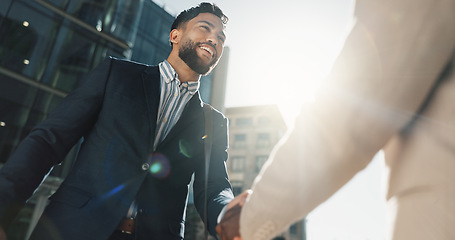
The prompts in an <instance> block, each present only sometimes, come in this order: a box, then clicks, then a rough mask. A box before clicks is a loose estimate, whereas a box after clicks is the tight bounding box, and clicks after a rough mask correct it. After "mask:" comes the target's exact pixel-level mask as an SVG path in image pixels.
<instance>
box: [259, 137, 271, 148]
mask: <svg viewBox="0 0 455 240" xmlns="http://www.w3.org/2000/svg"><path fill="white" fill-rule="evenodd" d="M270 145H271V144H270V134H268V133H259V134H258V138H257V142H256V147H257V148H268V147H270Z"/></svg>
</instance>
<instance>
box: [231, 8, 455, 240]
mask: <svg viewBox="0 0 455 240" xmlns="http://www.w3.org/2000/svg"><path fill="white" fill-rule="evenodd" d="M355 16H356V24H355V26H354V27H353V29H352V31H351V33H350V35H349V36H348V38H347V39H346V42H345V45H344V47H343V50H342V51H341V52H340V55H339V57H338V58H337V60H336V61H335V64H334V66H333V69H332V71H331V74H330V77H329V80H328V81H327V82H326V84H325V85H324V86H323V87H322V88H321V89H320V92H319V93H318V97H317V100H316V101H315V102H314V104H312V105H309V106H306V107H305V108H304V109H303V110H302V112H301V114H300V116H299V118H298V119H297V121H296V125H295V128H294V129H293V130H291V132H290V133H289V134H288V135H287V136H286V138H285V139H284V140H283V141H282V142H281V143H280V144H279V145H278V146H276V147H275V149H274V150H273V152H272V154H271V157H270V159H269V161H268V162H267V163H266V165H265V166H264V168H263V169H262V170H261V172H260V174H259V176H258V177H257V178H256V180H255V182H254V184H253V193H252V194H251V195H250V196H249V198H248V200H247V202H246V204H245V206H244V208H243V210H242V214H241V218H240V231H241V234H242V237H243V239H244V240H250V239H270V238H272V237H273V236H275V235H277V234H279V233H281V232H282V231H284V230H285V229H286V228H287V227H288V226H289V225H290V224H292V223H293V222H295V221H297V220H299V219H302V218H303V217H305V216H306V215H307V214H308V213H309V212H311V211H312V210H313V209H314V208H315V207H317V206H318V205H319V204H320V203H322V202H323V201H325V200H327V199H328V198H329V197H330V196H332V195H333V194H334V193H335V192H336V191H337V190H338V189H339V188H340V187H342V186H343V185H344V184H345V183H346V182H348V181H349V180H350V179H351V178H352V177H353V176H354V175H355V174H356V173H358V172H359V171H361V170H362V169H364V168H365V166H366V165H367V164H368V163H369V162H370V161H371V159H372V157H373V156H374V154H375V153H376V152H377V151H378V150H380V149H381V148H382V147H383V146H384V145H385V143H386V142H387V141H388V140H389V139H390V138H391V137H392V136H393V135H394V134H396V133H397V132H398V131H399V130H400V129H402V128H403V126H405V125H406V123H408V122H409V121H410V119H411V118H412V116H413V114H414V113H415V112H416V111H417V109H418V108H419V106H420V105H421V104H422V102H423V100H424V99H425V97H426V96H427V94H428V92H429V90H430V89H431V87H432V85H433V83H434V82H435V80H436V79H437V76H438V75H439V73H440V72H441V70H442V69H443V67H444V66H445V64H446V63H447V61H448V60H449V58H450V57H451V55H452V53H453V51H454V45H455V32H454V31H455V27H454V23H455V0H377V1H373V0H358V1H357V5H356V11H355Z"/></svg>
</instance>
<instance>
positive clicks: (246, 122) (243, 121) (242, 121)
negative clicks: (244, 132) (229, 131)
mask: <svg viewBox="0 0 455 240" xmlns="http://www.w3.org/2000/svg"><path fill="white" fill-rule="evenodd" d="M235 125H237V126H251V125H253V119H251V118H237V119H236V120H235Z"/></svg>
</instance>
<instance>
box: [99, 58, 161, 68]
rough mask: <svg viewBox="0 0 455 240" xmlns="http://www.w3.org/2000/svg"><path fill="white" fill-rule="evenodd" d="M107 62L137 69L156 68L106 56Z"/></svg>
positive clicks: (155, 66)
mask: <svg viewBox="0 0 455 240" xmlns="http://www.w3.org/2000/svg"><path fill="white" fill-rule="evenodd" d="M106 59H107V60H108V61H111V62H112V63H115V64H119V65H127V66H137V67H143V68H144V67H152V68H158V66H157V65H150V64H146V63H142V62H137V61H134V60H129V59H126V58H117V57H113V56H108V57H107V58H106Z"/></svg>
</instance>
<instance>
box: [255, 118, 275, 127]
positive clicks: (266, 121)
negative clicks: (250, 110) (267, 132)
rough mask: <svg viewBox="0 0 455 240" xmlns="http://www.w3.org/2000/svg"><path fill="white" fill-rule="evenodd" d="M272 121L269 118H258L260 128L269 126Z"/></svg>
mask: <svg viewBox="0 0 455 240" xmlns="http://www.w3.org/2000/svg"><path fill="white" fill-rule="evenodd" d="M271 122H272V120H271V119H270V118H269V117H264V116H263V117H259V119H258V124H259V125H261V126H265V125H270V123H271Z"/></svg>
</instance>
